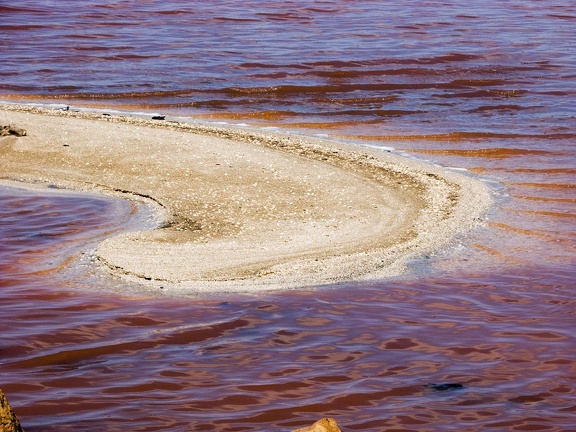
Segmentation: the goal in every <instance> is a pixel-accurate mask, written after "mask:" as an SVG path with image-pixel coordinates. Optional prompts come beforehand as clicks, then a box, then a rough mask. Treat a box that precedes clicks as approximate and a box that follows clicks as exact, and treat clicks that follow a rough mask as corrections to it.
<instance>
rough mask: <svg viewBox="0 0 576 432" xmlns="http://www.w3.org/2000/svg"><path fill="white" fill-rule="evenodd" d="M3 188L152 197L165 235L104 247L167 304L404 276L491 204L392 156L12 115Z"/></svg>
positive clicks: (235, 131)
mask: <svg viewBox="0 0 576 432" xmlns="http://www.w3.org/2000/svg"><path fill="white" fill-rule="evenodd" d="M7 124H11V125H15V126H16V127H18V128H22V129H25V130H26V132H27V134H26V136H21V137H16V136H7V137H2V138H0V178H1V179H4V180H15V181H19V182H27V183H39V182H41V183H46V184H51V185H56V186H59V187H63V188H69V189H74V190H80V191H91V192H94V191H97V192H100V193H108V194H118V193H121V194H123V195H124V196H135V197H145V198H147V199H148V200H150V201H151V202H154V203H155V204H156V205H158V206H160V207H161V208H162V209H163V212H164V213H163V214H164V216H163V218H164V220H163V221H162V223H161V225H160V226H159V227H158V228H157V229H155V230H147V231H138V232H128V233H124V234H122V235H119V236H116V237H112V238H108V239H106V240H104V241H103V242H102V243H101V244H100V245H99V247H98V248H97V250H96V251H95V256H96V257H97V260H98V262H100V263H101V264H102V265H104V266H106V267H107V268H108V269H109V270H110V272H112V273H113V274H114V275H116V276H119V277H123V278H128V279H130V280H138V281H140V282H141V283H142V284H145V285H147V286H148V288H150V289H154V288H160V287H162V288H163V289H164V290H165V292H166V291H171V292H173V293H183V294H185V293H191V292H258V291H263V290H270V289H294V288H301V287H311V286H319V285H323V284H334V283H338V282H343V281H352V280H373V279H380V278H385V277H389V276H393V275H398V274H400V273H402V272H403V271H405V263H406V261H407V260H409V259H411V258H415V257H419V256H423V255H425V254H429V253H432V252H434V251H436V250H438V249H439V248H441V247H443V246H446V245H447V244H448V243H449V242H450V241H451V240H453V238H454V236H455V235H457V234H458V233H462V232H464V231H467V230H470V229H472V228H474V227H475V226H477V225H478V224H479V223H481V221H482V218H483V215H484V214H485V212H486V211H487V209H488V208H489V207H490V206H491V204H492V200H491V194H490V191H489V190H488V189H487V188H486V187H485V186H484V184H483V183H482V182H480V181H478V180H475V179H473V178H471V177H468V176H465V175H462V174H459V173H455V172H452V171H449V170H445V169H443V168H441V167H437V166H432V165H428V164H424V163H421V162H418V161H415V160H411V159H408V158H403V157H399V156H397V155H394V154H392V153H389V152H385V151H379V150H370V149H365V148H361V147H353V146H347V145H345V144H341V143H336V142H331V141H324V140H320V139H314V138H304V137H301V136H297V135H289V134H284V133H273V132H268V131H266V132H264V131H259V130H253V129H241V128H232V127H220V126H212V125H205V124H192V123H188V122H183V121H169V120H145V119H140V118H136V117H131V116H119V115H103V114H99V113H94V112H73V111H65V110H56V109H47V108H39V107H30V106H18V105H0V125H7Z"/></svg>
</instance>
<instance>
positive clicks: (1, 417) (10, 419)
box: [0, 390, 24, 432]
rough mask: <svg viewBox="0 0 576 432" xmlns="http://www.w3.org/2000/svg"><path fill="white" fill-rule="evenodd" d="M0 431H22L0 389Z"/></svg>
mask: <svg viewBox="0 0 576 432" xmlns="http://www.w3.org/2000/svg"><path fill="white" fill-rule="evenodd" d="M0 432H24V429H22V426H20V422H19V421H18V418H17V417H16V414H14V410H12V407H11V406H10V404H9V403H8V399H6V396H4V393H2V390H0Z"/></svg>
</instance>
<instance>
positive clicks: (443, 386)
mask: <svg viewBox="0 0 576 432" xmlns="http://www.w3.org/2000/svg"><path fill="white" fill-rule="evenodd" d="M426 387H428V388H429V389H432V390H434V391H448V390H460V389H463V388H464V385H462V384H460V383H440V384H435V383H428V384H426Z"/></svg>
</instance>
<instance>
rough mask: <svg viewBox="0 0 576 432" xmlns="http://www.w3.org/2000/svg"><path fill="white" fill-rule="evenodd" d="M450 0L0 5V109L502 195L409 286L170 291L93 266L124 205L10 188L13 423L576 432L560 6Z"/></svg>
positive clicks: (573, 198) (573, 108)
mask: <svg viewBox="0 0 576 432" xmlns="http://www.w3.org/2000/svg"><path fill="white" fill-rule="evenodd" d="M71 3H72V4H71ZM460 3H461V2H443V3H436V2H426V1H412V2H404V4H403V5H390V4H387V3H386V2H376V1H365V2H346V1H336V0H327V1H325V2H321V3H315V4H314V5H311V4H310V2H305V1H299V0H294V1H291V2H280V3H274V2H272V3H271V2H263V1H254V2H250V4H243V5H242V8H239V7H238V4H237V3H234V2H228V1H223V2H219V3H218V6H217V7H215V6H214V5H213V4H210V3H208V2H204V3H202V4H197V3H196V2H193V3H192V2H184V1H177V0H170V1H165V2H162V3H160V2H104V1H91V2H88V1H80V0H75V1H74V2H47V1H43V2H40V1H34V2H32V1H30V2H26V3H25V5H22V6H20V5H18V6H7V5H4V4H0V29H1V31H2V35H3V37H2V38H0V52H1V53H2V62H0V99H4V100H12V101H25V102H36V103H61V104H70V105H73V106H87V107H88V106H89V107H100V108H102V107H106V108H115V109H124V110H132V111H151V112H152V111H153V112H161V113H163V114H166V115H169V116H183V117H195V118H198V117H201V118H204V119H207V120H217V121H223V120H224V121H229V122H246V123H250V124H252V125H255V126H258V127H260V126H266V127H272V126H279V127H283V128H288V129H293V130H296V131H298V132H300V133H306V134H323V135H328V136H331V137H333V138H335V139H346V140H352V141H353V142H355V143H358V144H359V145H371V146H376V147H395V148H396V149H398V150H400V151H405V152H406V153H408V154H410V155H412V156H416V157H419V158H424V159H428V160H430V161H432V162H435V163H440V164H442V165H446V166H453V167H462V168H467V169H468V170H469V171H471V172H473V173H475V174H477V175H480V176H481V177H482V178H483V179H485V180H486V181H488V182H489V183H490V184H491V185H492V187H493V189H494V194H495V197H496V201H497V205H498V207H497V209H496V210H494V211H493V212H492V213H491V214H490V215H489V219H488V221H487V224H486V227H484V228H483V229H481V230H479V231H477V232H474V233H471V234H468V235H466V236H463V237H462V238H460V239H459V240H458V243H457V245H455V247H453V248H451V249H449V250H447V251H443V252H442V253H439V254H437V255H436V256H434V257H431V259H425V260H423V261H424V262H419V263H416V264H417V265H416V268H417V271H416V272H414V273H413V274H412V275H410V276H408V277H406V278H401V279H397V280H391V281H381V282H378V283H373V284H352V283H351V284H349V285H346V286H338V287H328V288H326V289H321V290H316V291H304V292H289V293H276V294H267V295H263V296H254V297H229V296H226V297H202V298H187V299H171V298H162V297H151V296H148V295H147V294H146V293H143V292H141V291H138V290H137V289H136V288H135V287H131V286H126V285H124V284H122V283H121V282H119V281H110V280H108V279H106V278H104V277H103V275H102V274H100V273H99V272H98V271H96V270H94V267H93V266H92V265H91V263H90V258H89V257H90V250H91V248H92V247H93V246H94V244H95V242H97V241H98V239H100V238H102V237H103V236H106V235H110V234H113V233H115V232H117V231H118V230H121V229H125V228H126V227H128V226H129V222H128V220H127V218H128V215H129V213H130V211H131V208H130V206H128V205H127V204H125V203H123V202H122V201H114V200H109V199H96V198H94V197H89V198H88V197H87V198H82V199H81V198H78V197H73V196H60V195H59V196H49V195H41V194H36V195H34V196H31V195H29V194H26V193H23V192H22V191H21V190H9V189H2V190H1V191H0V239H2V241H1V243H0V289H1V290H2V293H1V296H0V313H1V316H2V320H1V321H0V388H2V390H3V391H4V392H5V393H6V394H7V395H8V396H9V398H10V401H11V403H12V405H13V406H14V408H15V409H16V411H17V413H18V414H19V416H20V418H21V420H22V422H23V424H24V426H25V428H26V430H27V431H28V432H39V431H72V430H74V431H79V430H81V431H92V430H101V431H120V430H121V431H125V430H130V431H153V430H154V431H156V430H175V431H191V430H199V431H202V430H206V431H210V430H211V431H240V430H242V431H244V430H245V431H249V430H254V431H256V430H258V431H260V430H270V431H287V430H291V429H294V428H296V427H299V426H303V425H306V424H309V423H311V422H312V421H314V420H316V419H318V418H320V417H323V416H333V417H335V418H336V419H337V420H338V422H339V424H340V425H341V427H342V429H343V430H376V431H383V432H384V431H391V430H398V431H400V430H405V431H438V430H458V431H461V430H466V431H480V430H482V431H485V430H495V431H501V430H511V431H540V430H545V431H564V432H565V431H576V426H575V425H576V397H575V395H576V358H575V356H574V352H575V347H576V336H574V328H575V324H576V307H575V303H576V301H575V300H574V280H576V259H575V257H576V224H575V219H576V216H575V215H576V211H575V203H576V193H575V190H576V163H575V162H576V150H575V145H574V144H575V141H576V105H574V102H573V101H574V97H575V96H576V55H575V51H574V42H573V40H574V37H573V35H574V28H576V26H575V24H576V6H575V5H574V4H573V2H572V1H568V0H559V1H553V2H544V3H543V2H537V1H532V0H528V1H526V0H523V1H514V0H513V1H508V2H497V1H495V0H489V1H487V2H481V3H478V5H477V6H474V5H466V6H462V5H460ZM462 4H463V3H462ZM0 170H1V165H0ZM0 172H1V171H0ZM82 252H84V255H83V254H82ZM429 382H435V383H461V384H463V388H461V389H455V390H449V391H440V392H439V391H434V390H433V389H431V388H428V387H426V384H427V383H429Z"/></svg>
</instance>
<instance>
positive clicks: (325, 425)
mask: <svg viewBox="0 0 576 432" xmlns="http://www.w3.org/2000/svg"><path fill="white" fill-rule="evenodd" d="M292 432H342V431H341V430H340V428H339V427H338V423H336V420H334V419H333V418H323V419H322V420H318V421H317V422H316V423H314V424H313V425H312V426H308V427H305V428H301V429H296V430H294V431H292Z"/></svg>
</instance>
